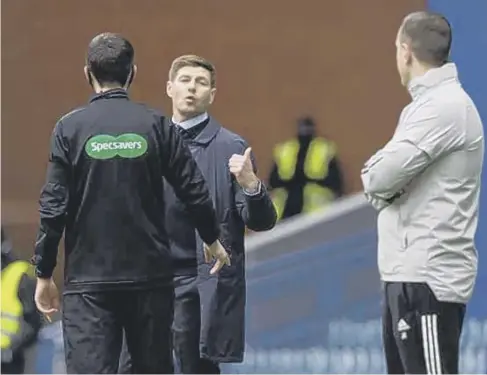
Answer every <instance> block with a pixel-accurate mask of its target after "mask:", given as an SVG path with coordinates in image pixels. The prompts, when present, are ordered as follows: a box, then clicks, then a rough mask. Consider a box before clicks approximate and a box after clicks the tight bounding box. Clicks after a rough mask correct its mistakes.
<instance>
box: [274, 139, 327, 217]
mask: <svg viewBox="0 0 487 375" xmlns="http://www.w3.org/2000/svg"><path fill="white" fill-rule="evenodd" d="M299 147H300V145H299V141H298V140H297V139H292V140H290V141H287V142H284V143H282V144H279V145H277V146H276V147H275V148H274V160H275V162H276V165H277V172H278V174H279V178H280V179H281V180H283V181H289V180H291V179H292V178H293V177H294V175H295V173H296V165H297V159H298V153H299ZM335 154H336V147H335V145H334V144H333V143H332V142H330V141H327V140H326V139H323V138H314V139H313V140H312V141H311V143H310V145H309V148H308V151H307V153H306V157H305V160H304V174H305V176H306V177H308V179H310V180H323V179H324V178H326V176H327V175H328V165H329V163H330V160H331V159H332V158H333V157H334V156H335ZM334 197H335V194H334V193H333V191H332V190H330V189H328V188H326V187H323V186H320V185H318V184H316V183H313V182H309V183H307V184H306V185H305V187H304V190H303V210H302V212H306V213H309V212H313V211H316V210H318V209H320V208H322V207H323V206H324V205H326V204H327V203H329V202H330V201H331V200H333V199H334ZM287 198H288V192H287V189H285V188H276V189H273V191H272V201H273V202H274V207H275V208H276V212H277V217H278V219H280V218H282V215H283V213H284V208H285V207H286V202H287Z"/></svg>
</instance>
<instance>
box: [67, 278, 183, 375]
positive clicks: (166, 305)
mask: <svg viewBox="0 0 487 375" xmlns="http://www.w3.org/2000/svg"><path fill="white" fill-rule="evenodd" d="M173 311H174V287H173V285H168V286H166V287H159V288H157V289H152V290H130V291H115V292H100V293H79V294H67V295H65V296H64V299H63V314H62V322H63V336H64V351H65V359H66V371H67V373H70V374H115V373H117V370H118V365H119V358H120V349H121V347H122V334H123V332H124V331H125V333H126V341H127V349H128V352H129V353H130V356H131V359H132V370H133V371H134V373H139V374H156V373H159V374H171V373H174V367H173V358H172V337H171V323H172V320H173Z"/></svg>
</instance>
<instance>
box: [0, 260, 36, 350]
mask: <svg viewBox="0 0 487 375" xmlns="http://www.w3.org/2000/svg"><path fill="white" fill-rule="evenodd" d="M25 274H27V275H29V276H30V277H33V276H34V271H33V267H32V266H31V265H30V264H29V263H27V262H25V261H22V260H18V261H15V262H12V263H11V264H9V265H8V266H7V267H5V269H4V270H3V271H2V286H1V288H2V296H1V301H2V305H1V326H0V330H1V335H2V336H1V344H2V346H1V348H2V350H3V349H8V348H10V346H11V344H12V338H13V337H15V336H16V335H18V334H19V332H20V328H21V322H22V319H23V314H24V308H23V306H22V302H21V301H20V299H19V285H20V280H21V279H22V276H23V275H25Z"/></svg>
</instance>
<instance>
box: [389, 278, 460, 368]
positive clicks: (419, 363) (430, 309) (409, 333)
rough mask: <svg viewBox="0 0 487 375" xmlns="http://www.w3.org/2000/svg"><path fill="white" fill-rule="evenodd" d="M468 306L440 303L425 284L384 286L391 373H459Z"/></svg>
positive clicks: (391, 284)
mask: <svg viewBox="0 0 487 375" xmlns="http://www.w3.org/2000/svg"><path fill="white" fill-rule="evenodd" d="M465 309H466V307H465V305H464V304H459V303H448V302H440V301H438V300H437V299H436V297H435V296H434V294H433V292H432V291H431V289H430V288H429V286H428V285H426V284H423V283H396V282H386V283H385V284H384V304H383V318H382V321H383V343H384V350H385V356H386V365H387V373H388V374H458V372H459V370H458V362H459V351H460V335H461V333H462V326H463V318H464V316H465Z"/></svg>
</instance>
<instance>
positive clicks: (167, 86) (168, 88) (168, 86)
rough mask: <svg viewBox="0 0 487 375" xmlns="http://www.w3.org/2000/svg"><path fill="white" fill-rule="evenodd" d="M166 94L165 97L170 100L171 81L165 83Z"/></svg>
mask: <svg viewBox="0 0 487 375" xmlns="http://www.w3.org/2000/svg"><path fill="white" fill-rule="evenodd" d="M166 94H167V96H169V97H170V98H172V82H171V81H167V83H166Z"/></svg>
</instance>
